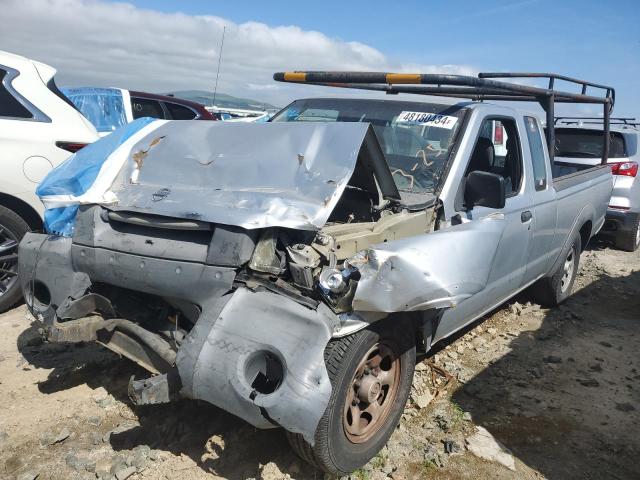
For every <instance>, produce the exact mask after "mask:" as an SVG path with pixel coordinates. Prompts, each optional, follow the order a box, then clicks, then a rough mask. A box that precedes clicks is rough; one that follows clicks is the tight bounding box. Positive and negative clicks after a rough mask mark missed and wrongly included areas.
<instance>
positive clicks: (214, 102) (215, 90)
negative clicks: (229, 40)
mask: <svg viewBox="0 0 640 480" xmlns="http://www.w3.org/2000/svg"><path fill="white" fill-rule="evenodd" d="M226 31H227V26H226V25H225V26H224V27H222V41H221V42H220V52H219V53H218V72H217V73H216V86H215V87H214V89H213V105H211V106H212V107H213V108H214V109H215V108H216V93H218V78H219V77H220V64H222V49H223V47H224V34H225V32H226Z"/></svg>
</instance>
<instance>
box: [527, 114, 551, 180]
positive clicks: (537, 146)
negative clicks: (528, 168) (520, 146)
mask: <svg viewBox="0 0 640 480" xmlns="http://www.w3.org/2000/svg"><path fill="white" fill-rule="evenodd" d="M524 123H525V125H526V126H527V138H528V139H529V149H530V150H531V162H532V163H533V179H534V182H535V185H536V190H544V189H545V188H547V160H546V158H545V156H544V147H543V145H542V135H541V132H540V128H539V127H538V122H536V119H535V118H533V117H524Z"/></svg>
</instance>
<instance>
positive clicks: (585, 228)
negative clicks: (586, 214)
mask: <svg viewBox="0 0 640 480" xmlns="http://www.w3.org/2000/svg"><path fill="white" fill-rule="evenodd" d="M590 238H591V220H587V221H586V222H585V223H584V225H582V227H580V244H581V245H582V250H584V249H585V248H587V243H588V242H589V239H590Z"/></svg>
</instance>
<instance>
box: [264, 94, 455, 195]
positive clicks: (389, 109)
mask: <svg viewBox="0 0 640 480" xmlns="http://www.w3.org/2000/svg"><path fill="white" fill-rule="evenodd" d="M465 111H466V109H465V108H463V107H458V106H451V105H439V104H433V103H420V102H398V101H389V100H366V99H343V98H316V99H309V100H296V101H295V102H293V103H292V104H291V105H289V106H288V107H286V108H285V109H283V110H282V111H281V112H280V113H278V114H277V115H276V116H275V117H274V118H273V119H272V120H271V121H272V122H368V123H370V124H371V125H372V126H373V130H374V131H375V133H376V136H377V138H378V141H379V142H380V145H381V147H382V151H383V153H384V155H385V158H386V160H387V163H388V165H389V169H390V170H391V173H392V174H393V178H394V180H395V183H396V185H397V187H398V190H400V191H401V192H411V193H417V194H422V193H425V194H426V193H434V192H435V190H436V188H437V187H438V184H439V183H440V179H441V178H442V175H443V172H444V169H445V166H446V164H447V160H448V158H449V155H450V153H451V151H452V150H453V146H454V144H455V142H456V141H457V137H458V131H459V130H460V125H461V123H462V119H463V117H464V113H465Z"/></svg>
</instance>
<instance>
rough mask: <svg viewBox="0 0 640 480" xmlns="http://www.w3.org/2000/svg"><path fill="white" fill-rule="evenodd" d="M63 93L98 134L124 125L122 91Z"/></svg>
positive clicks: (65, 90)
mask: <svg viewBox="0 0 640 480" xmlns="http://www.w3.org/2000/svg"><path fill="white" fill-rule="evenodd" d="M62 93H64V94H65V95H66V96H67V98H69V100H71V101H72V102H73V104H74V105H75V106H76V107H77V109H78V110H80V112H81V113H82V114H83V115H84V116H85V117H86V118H87V120H89V121H90V122H91V123H92V124H93V126H94V127H96V130H97V131H98V132H100V133H111V132H113V131H115V130H117V129H118V128H120V127H122V126H123V125H126V123H127V116H126V113H125V106H124V100H123V98H122V91H121V90H120V89H118V88H93V87H80V88H63V89H62Z"/></svg>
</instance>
